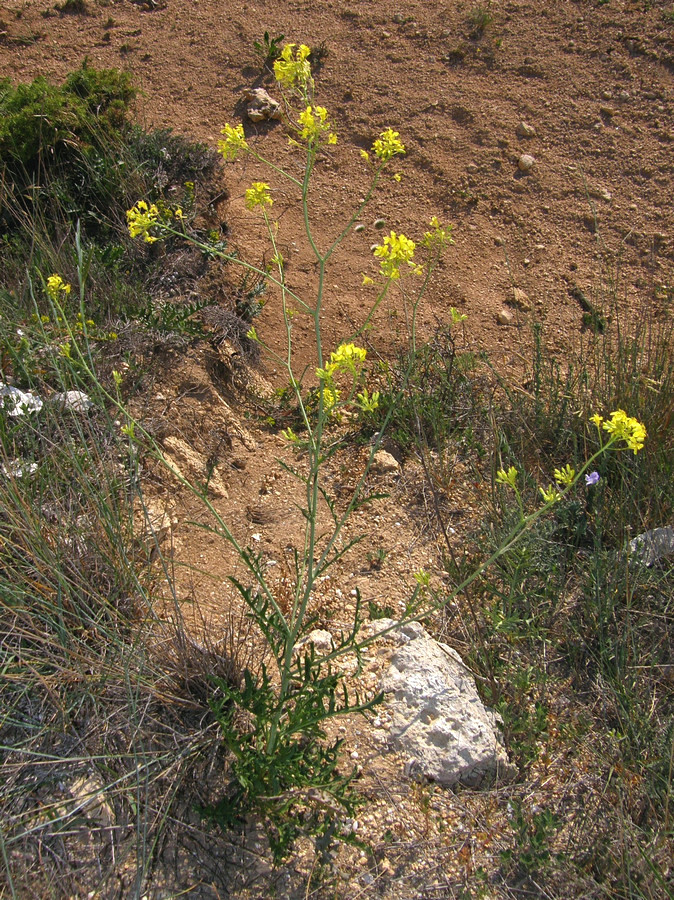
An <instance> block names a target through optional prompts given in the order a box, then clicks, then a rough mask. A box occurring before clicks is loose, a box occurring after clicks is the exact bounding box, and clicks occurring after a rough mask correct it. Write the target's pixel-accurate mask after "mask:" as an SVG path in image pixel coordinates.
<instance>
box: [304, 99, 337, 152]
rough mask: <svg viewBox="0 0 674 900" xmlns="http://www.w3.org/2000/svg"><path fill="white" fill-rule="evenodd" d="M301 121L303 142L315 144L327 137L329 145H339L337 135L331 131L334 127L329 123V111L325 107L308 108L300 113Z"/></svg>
mask: <svg viewBox="0 0 674 900" xmlns="http://www.w3.org/2000/svg"><path fill="white" fill-rule="evenodd" d="M299 120H300V125H301V126H302V129H301V131H300V133H299V135H300V137H301V138H302V140H303V141H307V142H308V143H309V144H314V143H317V142H318V141H320V140H321V138H322V137H323V136H324V135H327V141H326V142H327V143H328V144H336V143H337V135H336V134H333V133H332V132H331V131H330V129H331V128H332V125H331V124H330V123H329V122H328V111H327V109H326V108H325V107H324V106H313V107H312V106H307V108H306V109H304V110H303V111H302V112H301V113H300V115H299Z"/></svg>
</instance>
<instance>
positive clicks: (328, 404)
mask: <svg viewBox="0 0 674 900" xmlns="http://www.w3.org/2000/svg"><path fill="white" fill-rule="evenodd" d="M338 400H339V391H338V390H337V388H329V387H324V388H323V407H324V409H325V411H326V412H331V411H332V410H334V408H335V406H336V405H337V401H338Z"/></svg>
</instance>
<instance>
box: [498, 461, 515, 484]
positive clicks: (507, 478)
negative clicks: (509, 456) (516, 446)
mask: <svg viewBox="0 0 674 900" xmlns="http://www.w3.org/2000/svg"><path fill="white" fill-rule="evenodd" d="M496 484H503V485H506V486H507V487H511V488H515V489H516V486H517V469H516V468H515V466H511V467H510V468H509V469H508V470H507V471H506V470H505V469H499V470H498V472H497V473H496Z"/></svg>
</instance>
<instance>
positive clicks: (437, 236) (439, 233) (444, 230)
mask: <svg viewBox="0 0 674 900" xmlns="http://www.w3.org/2000/svg"><path fill="white" fill-rule="evenodd" d="M430 224H431V229H432V230H431V231H427V232H426V233H425V234H424V239H423V245H424V247H427V248H428V249H429V250H441V249H442V248H443V247H447V246H449V245H450V244H453V243H454V240H453V238H452V226H451V225H441V224H440V220H439V219H438V217H437V216H433V218H432V219H431V223H430Z"/></svg>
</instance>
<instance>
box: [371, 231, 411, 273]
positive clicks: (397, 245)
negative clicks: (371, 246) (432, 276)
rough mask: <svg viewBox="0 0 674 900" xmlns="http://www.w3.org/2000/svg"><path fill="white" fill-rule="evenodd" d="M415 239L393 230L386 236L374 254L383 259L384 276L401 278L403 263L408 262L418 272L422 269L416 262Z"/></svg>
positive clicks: (381, 268)
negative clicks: (414, 260)
mask: <svg viewBox="0 0 674 900" xmlns="http://www.w3.org/2000/svg"><path fill="white" fill-rule="evenodd" d="M414 248H415V244H414V241H411V240H410V239H409V238H407V237H405V235H404V234H396V233H395V231H392V232H391V233H390V234H389V235H387V237H385V238H384V243H383V244H381V245H380V246H379V247H377V248H376V249H375V251H374V255H375V256H377V257H379V259H380V260H381V267H380V272H381V274H382V275H383V276H384V278H391V279H393V280H395V279H397V278H400V267H401V266H402V265H403V263H407V265H408V266H411V267H412V268H413V269H415V270H416V271H417V272H419V271H420V269H419V267H418V266H415V264H414V262H413V261H412V260H413V259H414Z"/></svg>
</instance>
